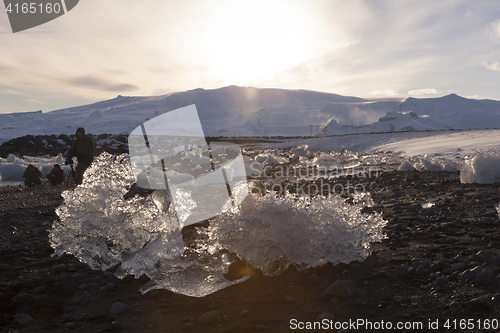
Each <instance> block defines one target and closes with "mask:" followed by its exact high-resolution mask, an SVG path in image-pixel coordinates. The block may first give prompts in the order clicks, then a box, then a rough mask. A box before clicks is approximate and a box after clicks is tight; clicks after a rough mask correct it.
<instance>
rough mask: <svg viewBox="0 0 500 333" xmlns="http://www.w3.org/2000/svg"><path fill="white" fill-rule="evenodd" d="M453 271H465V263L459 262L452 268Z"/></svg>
mask: <svg viewBox="0 0 500 333" xmlns="http://www.w3.org/2000/svg"><path fill="white" fill-rule="evenodd" d="M451 269H452V270H453V271H463V270H464V269H465V262H457V263H456V264H454V265H453V266H451Z"/></svg>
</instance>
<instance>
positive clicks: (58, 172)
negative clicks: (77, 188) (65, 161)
mask: <svg viewBox="0 0 500 333" xmlns="http://www.w3.org/2000/svg"><path fill="white" fill-rule="evenodd" d="M47 179H48V180H49V181H50V183H51V184H52V186H56V185H60V184H62V183H63V181H64V171H63V169H61V166H60V165H59V164H54V168H53V169H52V170H51V171H50V173H49V174H48V175H47Z"/></svg>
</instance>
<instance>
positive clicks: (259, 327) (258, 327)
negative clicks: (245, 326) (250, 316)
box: [255, 325, 267, 331]
mask: <svg viewBox="0 0 500 333" xmlns="http://www.w3.org/2000/svg"><path fill="white" fill-rule="evenodd" d="M255 330H256V331H265V330H267V326H266V325H257V326H255Z"/></svg>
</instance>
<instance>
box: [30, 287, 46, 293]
mask: <svg viewBox="0 0 500 333" xmlns="http://www.w3.org/2000/svg"><path fill="white" fill-rule="evenodd" d="M46 292H47V289H45V287H43V286H39V287H36V288H35V290H33V293H34V294H45V293H46Z"/></svg>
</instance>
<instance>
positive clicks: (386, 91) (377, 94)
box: [370, 89, 399, 97]
mask: <svg viewBox="0 0 500 333" xmlns="http://www.w3.org/2000/svg"><path fill="white" fill-rule="evenodd" d="M370 96H375V97H396V96H399V92H398V91H397V90H394V89H384V90H383V91H382V90H374V91H372V92H371V93H370Z"/></svg>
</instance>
